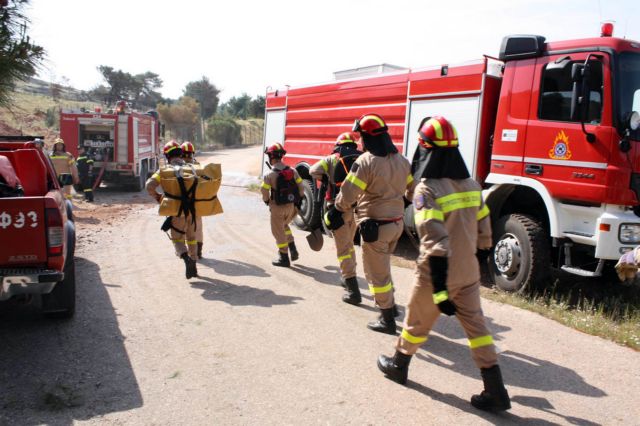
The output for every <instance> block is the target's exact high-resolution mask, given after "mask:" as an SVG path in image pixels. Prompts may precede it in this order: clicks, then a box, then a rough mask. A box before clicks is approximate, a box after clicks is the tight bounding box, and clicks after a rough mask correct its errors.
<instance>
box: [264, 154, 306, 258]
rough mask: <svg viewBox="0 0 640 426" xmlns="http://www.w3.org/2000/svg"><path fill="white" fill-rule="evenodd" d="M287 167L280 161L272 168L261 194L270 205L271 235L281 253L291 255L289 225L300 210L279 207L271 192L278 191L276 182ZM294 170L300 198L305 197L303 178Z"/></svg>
mask: <svg viewBox="0 0 640 426" xmlns="http://www.w3.org/2000/svg"><path fill="white" fill-rule="evenodd" d="M285 167H286V165H285V164H284V163H283V162H282V161H279V162H277V163H276V164H274V165H273V166H272V169H271V171H270V172H269V173H267V174H266V175H265V176H264V179H263V181H262V186H261V187H260V192H261V193H262V201H264V202H265V203H269V211H270V212H271V233H272V234H273V237H274V238H275V239H276V245H277V247H278V251H279V252H280V253H287V254H288V253H289V243H292V242H293V233H292V232H291V228H290V227H289V224H290V223H291V221H293V219H294V218H295V217H296V215H297V214H298V209H297V208H296V207H295V206H294V205H293V203H289V204H281V205H278V204H276V202H275V201H274V200H273V197H272V196H271V192H272V191H273V190H275V189H276V187H277V186H276V182H277V180H278V172H279V171H280V170H282V169H284V168H285ZM291 169H292V170H293V176H294V179H295V180H296V183H297V184H298V191H300V197H301V198H302V197H304V186H302V178H301V177H300V175H299V174H298V172H297V171H296V169H294V168H291Z"/></svg>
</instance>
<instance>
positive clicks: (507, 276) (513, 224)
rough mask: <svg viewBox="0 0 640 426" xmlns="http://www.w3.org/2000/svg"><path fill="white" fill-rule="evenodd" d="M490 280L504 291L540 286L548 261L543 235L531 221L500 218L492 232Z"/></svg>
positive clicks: (546, 274)
mask: <svg viewBox="0 0 640 426" xmlns="http://www.w3.org/2000/svg"><path fill="white" fill-rule="evenodd" d="M493 235H494V248H493V251H492V253H491V254H492V257H491V260H492V262H491V265H492V268H491V269H492V271H491V272H492V275H493V280H494V282H495V283H496V285H497V286H498V288H500V289H501V290H504V291H509V292H523V291H525V290H527V289H534V288H536V287H540V286H544V285H546V284H547V281H548V279H549V270H550V267H551V261H550V256H549V244H548V237H547V233H546V231H545V229H544V227H543V226H542V224H541V223H540V222H539V221H537V220H536V219H534V218H533V217H530V216H526V215H522V214H511V215H507V216H503V217H502V218H500V219H499V220H498V223H497V224H496V226H495V229H494V230H493Z"/></svg>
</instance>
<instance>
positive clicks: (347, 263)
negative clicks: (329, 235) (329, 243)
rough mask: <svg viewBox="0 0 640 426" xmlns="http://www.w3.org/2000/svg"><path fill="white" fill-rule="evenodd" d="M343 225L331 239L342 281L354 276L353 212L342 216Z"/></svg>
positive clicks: (354, 231)
mask: <svg viewBox="0 0 640 426" xmlns="http://www.w3.org/2000/svg"><path fill="white" fill-rule="evenodd" d="M342 218H343V219H344V225H343V226H341V227H340V228H338V229H336V230H335V231H333V239H334V241H335V243H336V252H337V254H338V263H339V264H340V275H341V276H342V278H343V279H345V280H346V279H347V278H352V277H355V276H356V252H355V249H354V248H353V237H354V236H355V234H356V222H355V219H354V217H353V210H348V211H346V212H344V213H343V214H342Z"/></svg>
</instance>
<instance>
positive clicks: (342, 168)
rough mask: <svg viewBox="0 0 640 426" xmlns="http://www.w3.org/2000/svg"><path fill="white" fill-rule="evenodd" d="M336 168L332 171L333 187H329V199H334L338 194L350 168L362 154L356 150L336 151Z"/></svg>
mask: <svg viewBox="0 0 640 426" xmlns="http://www.w3.org/2000/svg"><path fill="white" fill-rule="evenodd" d="M335 154H336V161H337V164H336V167H335V169H334V171H333V185H331V198H332V199H335V198H336V197H337V196H338V193H339V192H340V187H341V186H342V183H343V182H344V180H345V179H346V178H347V175H348V174H349V171H350V170H351V166H353V163H355V162H356V160H357V159H358V157H360V155H361V154H362V152H360V151H358V150H357V149H344V150H340V151H336V152H335Z"/></svg>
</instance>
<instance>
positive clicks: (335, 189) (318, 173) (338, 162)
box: [309, 149, 362, 204]
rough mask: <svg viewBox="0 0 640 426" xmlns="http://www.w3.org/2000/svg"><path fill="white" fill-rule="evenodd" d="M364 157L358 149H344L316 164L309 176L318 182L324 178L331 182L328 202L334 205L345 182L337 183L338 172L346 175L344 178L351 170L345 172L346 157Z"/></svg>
mask: <svg viewBox="0 0 640 426" xmlns="http://www.w3.org/2000/svg"><path fill="white" fill-rule="evenodd" d="M360 155H362V152H361V151H358V150H357V149H348V150H347V149H344V150H341V151H340V152H335V153H333V154H331V155H328V156H326V157H325V158H323V159H321V160H320V161H318V162H316V163H315V164H314V165H312V166H311V168H310V169H309V174H310V175H311V177H312V178H314V179H317V180H322V177H323V176H325V175H326V176H327V178H328V180H329V188H327V196H326V200H327V202H328V203H329V204H333V203H334V201H335V196H337V194H338V193H339V192H340V188H341V187H342V184H343V183H344V181H343V182H336V170H340V172H341V173H344V174H343V175H342V176H343V177H344V175H346V174H348V173H349V169H348V168H347V170H346V172H345V171H344V168H345V166H346V165H347V163H346V162H345V161H344V157H345V156H354V157H356V158H357V157H358V156H360Z"/></svg>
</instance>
